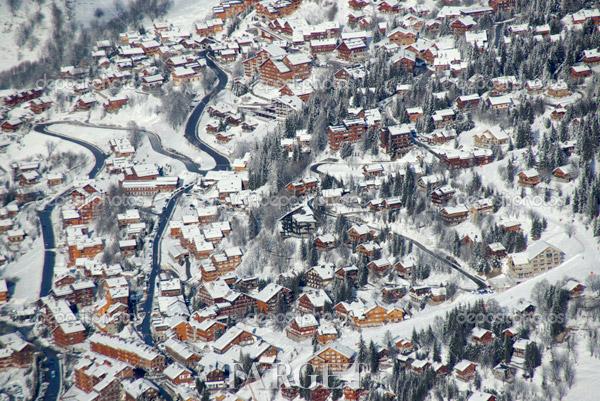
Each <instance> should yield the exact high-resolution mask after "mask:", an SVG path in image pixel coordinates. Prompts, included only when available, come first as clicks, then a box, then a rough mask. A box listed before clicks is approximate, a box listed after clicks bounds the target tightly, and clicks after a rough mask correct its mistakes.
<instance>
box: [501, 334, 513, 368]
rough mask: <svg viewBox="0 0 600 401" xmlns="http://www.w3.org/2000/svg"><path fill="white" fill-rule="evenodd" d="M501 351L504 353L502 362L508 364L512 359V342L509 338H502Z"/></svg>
mask: <svg viewBox="0 0 600 401" xmlns="http://www.w3.org/2000/svg"><path fill="white" fill-rule="evenodd" d="M503 349H504V353H503V359H504V362H506V363H508V362H510V359H511V358H512V352H513V344H512V341H511V340H510V337H509V336H504V344H503Z"/></svg>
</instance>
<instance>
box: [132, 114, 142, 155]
mask: <svg viewBox="0 0 600 401" xmlns="http://www.w3.org/2000/svg"><path fill="white" fill-rule="evenodd" d="M128 127H129V137H128V139H129V143H131V146H133V147H134V148H135V149H137V148H138V147H140V145H141V144H142V136H143V133H142V130H141V129H140V128H139V127H138V125H137V124H136V122H135V121H130V122H129V124H128Z"/></svg>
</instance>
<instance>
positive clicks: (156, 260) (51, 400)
mask: <svg viewBox="0 0 600 401" xmlns="http://www.w3.org/2000/svg"><path fill="white" fill-rule="evenodd" d="M206 60H207V65H208V67H210V68H211V69H212V70H213V71H214V72H215V74H216V76H217V79H218V83H217V85H216V87H215V88H213V89H212V90H211V91H210V92H209V93H208V94H207V95H206V96H205V97H204V98H203V99H202V101H201V102H199V103H198V104H197V105H196V107H195V108H194V110H193V111H192V112H191V113H190V115H189V117H188V120H187V123H186V126H185V132H184V136H185V138H187V139H188V141H189V142H190V143H191V144H192V145H194V146H195V147H197V148H198V149H199V150H201V151H203V152H206V153H207V154H208V155H209V156H211V157H212V158H213V159H214V160H215V166H214V168H213V169H212V170H230V169H231V164H230V161H229V159H228V158H227V157H226V156H225V155H223V154H221V153H220V152H218V151H217V150H215V149H214V148H212V147H211V146H210V145H208V144H207V143H205V142H204V141H202V140H201V139H200V137H199V135H198V123H199V121H200V119H201V117H202V115H203V113H204V110H205V108H206V106H207V105H208V103H209V102H210V101H211V100H212V99H213V98H214V97H215V96H216V95H217V94H218V93H219V92H221V91H222V90H223V89H225V87H226V86H227V81H228V77H227V74H226V73H225V72H224V71H223V70H222V69H221V68H219V67H218V66H217V65H216V63H215V62H214V61H213V60H212V59H210V57H206ZM59 123H73V122H70V121H63V122H47V123H41V124H37V125H35V126H34V127H33V130H34V131H36V132H38V133H40V134H43V135H47V136H51V137H55V138H59V139H62V140H64V141H68V142H71V143H74V144H77V145H79V146H82V147H84V148H86V149H88V150H89V151H90V152H92V154H93V156H94V158H95V163H94V166H93V167H92V169H91V170H90V172H89V173H88V177H89V178H90V179H93V178H95V177H96V176H97V175H98V173H99V172H100V171H101V170H102V168H103V166H104V164H105V161H106V158H107V155H106V154H105V153H104V152H103V151H102V150H101V149H100V148H98V147H97V146H95V145H93V144H91V143H89V142H86V141H83V140H80V139H76V138H72V137H70V136H67V135H63V134H60V133H56V132H52V131H50V130H49V129H48V128H49V127H50V126H52V125H54V124H59ZM77 124H79V125H83V126H86V124H83V123H77ZM87 126H93V125H89V124H88V125H87ZM97 127H99V128H102V127H101V126H97ZM104 128H108V127H107V126H105V127H104ZM111 128H115V127H111ZM120 129H123V128H120ZM142 131H143V132H144V133H145V134H146V135H147V136H148V139H149V141H150V144H151V146H152V149H153V150H154V151H155V152H157V153H160V154H162V155H165V156H168V157H171V158H173V159H176V160H179V161H181V162H182V163H183V164H184V165H185V167H186V169H187V170H188V171H190V172H193V173H197V174H202V175H205V174H206V173H207V172H208V171H210V170H206V169H203V168H202V166H201V165H200V164H198V163H196V162H195V161H193V160H192V159H191V158H189V157H188V156H186V155H183V154H181V153H179V152H176V151H174V150H172V149H168V148H165V147H164V146H163V145H162V141H161V138H160V137H159V136H158V135H157V134H155V133H153V132H150V131H147V130H142ZM191 188H192V185H189V184H188V185H186V186H184V187H181V188H179V189H178V190H177V191H176V192H175V193H174V194H173V195H172V196H171V198H170V199H169V200H168V202H167V204H166V205H165V207H164V209H163V211H162V213H161V214H160V217H159V221H158V225H157V228H156V231H155V236H154V239H153V242H152V269H151V272H150V277H149V280H148V292H147V297H146V300H145V302H144V306H143V309H144V312H145V315H144V319H143V321H142V324H141V326H140V331H141V332H142V337H143V339H144V342H146V343H147V344H149V345H154V339H153V338H152V331H151V322H152V310H153V299H154V290H155V287H156V277H157V275H158V273H159V272H160V244H161V239H162V236H163V234H164V232H165V230H166V228H167V226H168V222H169V220H170V218H171V215H172V213H173V211H174V209H175V206H176V205H177V201H178V199H179V198H180V196H181V195H182V194H184V193H186V192H189V190H190V189H191ZM66 193H68V190H67V191H64V192H63V193H61V194H59V195H58V196H56V197H55V198H53V199H52V200H51V201H50V202H48V203H47V204H46V205H45V207H44V208H43V209H42V210H41V211H39V213H38V215H39V219H40V224H41V226H42V236H43V239H44V249H45V253H44V265H43V273H42V283H41V288H40V296H47V295H48V294H49V293H50V291H51V289H52V282H53V278H54V265H55V256H56V255H55V253H54V252H55V251H54V249H55V247H56V243H55V237H54V229H53V225H52V212H53V210H54V208H55V206H56V204H57V202H58V201H59V200H60V199H61V198H62V197H63V196H64V195H65V194H66ZM42 353H43V354H44V355H45V357H46V359H45V362H44V363H43V364H44V366H45V368H47V369H48V370H47V374H46V377H45V379H46V381H47V382H48V384H49V385H48V387H47V389H46V392H45V394H44V396H43V400H44V401H56V400H58V398H59V395H60V393H61V390H62V388H61V387H62V375H61V366H60V362H59V359H58V357H57V353H56V352H55V351H54V350H52V349H50V348H42Z"/></svg>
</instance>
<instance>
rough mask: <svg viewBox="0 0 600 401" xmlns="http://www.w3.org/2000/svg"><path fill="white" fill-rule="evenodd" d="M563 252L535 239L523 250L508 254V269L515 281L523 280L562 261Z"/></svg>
mask: <svg viewBox="0 0 600 401" xmlns="http://www.w3.org/2000/svg"><path fill="white" fill-rule="evenodd" d="M564 257H565V254H564V253H563V252H562V251H561V250H560V249H558V248H556V247H555V246H552V245H550V244H549V243H547V242H546V241H537V242H535V243H533V244H532V245H530V246H529V247H528V248H527V250H525V251H524V252H518V253H513V254H510V255H509V257H508V269H509V270H508V271H509V274H510V276H511V277H513V278H514V279H515V280H516V281H523V280H525V279H527V278H530V277H535V276H537V275H538V274H541V273H544V272H547V271H548V270H550V269H553V268H555V267H556V266H558V265H560V264H561V263H562V262H563V261H564Z"/></svg>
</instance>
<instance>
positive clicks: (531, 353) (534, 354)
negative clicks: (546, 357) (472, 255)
mask: <svg viewBox="0 0 600 401" xmlns="http://www.w3.org/2000/svg"><path fill="white" fill-rule="evenodd" d="M541 364H542V354H541V352H540V350H539V348H538V346H537V344H536V343H535V342H531V343H529V344H528V345H527V347H526V348H525V370H526V371H527V373H528V374H529V377H533V373H534V371H535V368H537V367H538V366H540V365H541Z"/></svg>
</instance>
